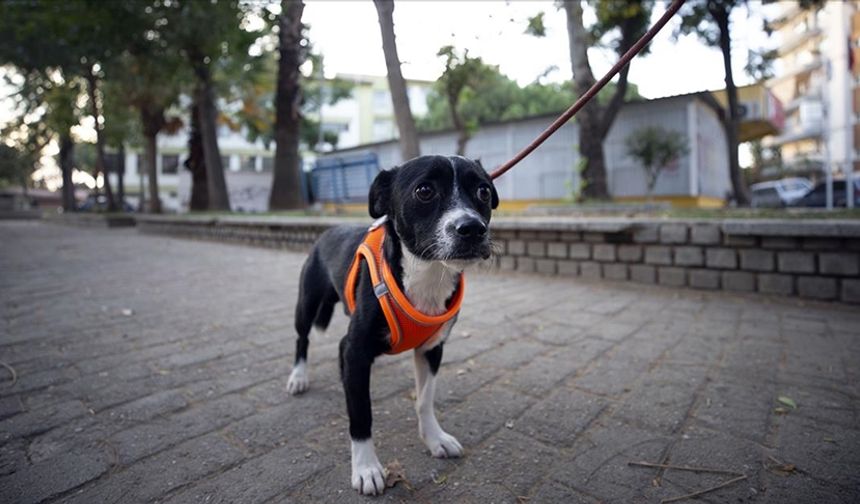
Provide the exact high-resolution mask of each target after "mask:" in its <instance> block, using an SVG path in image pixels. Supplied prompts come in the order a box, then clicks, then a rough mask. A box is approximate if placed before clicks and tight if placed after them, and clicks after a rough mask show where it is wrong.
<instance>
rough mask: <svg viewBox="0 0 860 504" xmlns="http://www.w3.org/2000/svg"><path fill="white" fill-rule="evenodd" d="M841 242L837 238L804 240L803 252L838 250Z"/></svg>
mask: <svg viewBox="0 0 860 504" xmlns="http://www.w3.org/2000/svg"><path fill="white" fill-rule="evenodd" d="M841 248H842V240H841V239H839V238H804V239H803V249H804V250H834V251H835V250H839V249H841Z"/></svg>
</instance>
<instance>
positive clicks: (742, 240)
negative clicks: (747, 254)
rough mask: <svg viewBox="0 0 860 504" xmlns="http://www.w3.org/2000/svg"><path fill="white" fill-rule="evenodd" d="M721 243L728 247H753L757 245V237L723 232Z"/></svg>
mask: <svg viewBox="0 0 860 504" xmlns="http://www.w3.org/2000/svg"><path fill="white" fill-rule="evenodd" d="M723 245H726V246H728V247H755V246H756V245H758V239H757V238H756V237H755V236H744V235H729V234H724V235H723Z"/></svg>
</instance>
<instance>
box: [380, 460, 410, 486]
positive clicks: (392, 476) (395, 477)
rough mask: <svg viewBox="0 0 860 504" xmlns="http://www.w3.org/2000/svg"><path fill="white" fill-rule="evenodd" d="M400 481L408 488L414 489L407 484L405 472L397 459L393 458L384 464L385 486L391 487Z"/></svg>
mask: <svg viewBox="0 0 860 504" xmlns="http://www.w3.org/2000/svg"><path fill="white" fill-rule="evenodd" d="M401 481H402V482H403V485H404V486H405V487H406V488H407V489H408V490H414V488H413V487H412V485H410V484H409V480H407V479H406V472H405V471H404V470H403V465H402V464H401V463H400V461H399V460H397V459H394V460H392V461H391V462H389V463H387V464H385V488H392V487H394V485H396V484H398V483H400V482H401Z"/></svg>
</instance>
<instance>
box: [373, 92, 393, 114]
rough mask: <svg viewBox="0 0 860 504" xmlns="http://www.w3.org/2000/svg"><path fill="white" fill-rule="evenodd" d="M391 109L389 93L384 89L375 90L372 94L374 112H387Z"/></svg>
mask: <svg viewBox="0 0 860 504" xmlns="http://www.w3.org/2000/svg"><path fill="white" fill-rule="evenodd" d="M391 107H392V105H391V93H389V92H388V91H387V90H384V89H377V90H376V91H374V92H373V110H374V111H375V112H388V111H390V110H391Z"/></svg>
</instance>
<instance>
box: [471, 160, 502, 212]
mask: <svg viewBox="0 0 860 504" xmlns="http://www.w3.org/2000/svg"><path fill="white" fill-rule="evenodd" d="M475 164H476V165H478V167H479V168H481V170H483V172H484V174H485V175H487V180H489V181H490V192H491V193H492V197H491V198H490V208H492V209H493V210H495V209H496V208H498V206H499V193H498V192H496V184H494V183H493V179H492V178H490V174H489V173H487V170H484V165H482V164H481V160H480V159H476V160H475Z"/></svg>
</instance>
